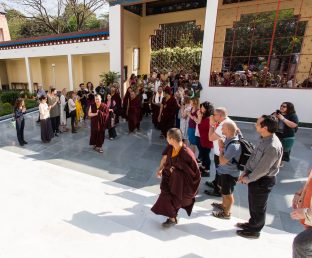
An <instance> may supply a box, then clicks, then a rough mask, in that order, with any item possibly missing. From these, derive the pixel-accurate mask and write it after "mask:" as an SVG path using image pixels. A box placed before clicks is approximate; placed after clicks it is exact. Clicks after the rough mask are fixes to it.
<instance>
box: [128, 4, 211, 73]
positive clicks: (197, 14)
mask: <svg viewBox="0 0 312 258" xmlns="http://www.w3.org/2000/svg"><path fill="white" fill-rule="evenodd" d="M205 14H206V8H200V9H194V10H187V11H181V12H174V13H166V14H157V15H151V16H144V17H140V16H138V15H135V14H132V13H130V12H128V11H126V10H124V17H123V19H124V28H123V29H124V65H127V66H128V76H130V74H131V73H132V72H133V71H132V69H133V60H132V59H133V48H135V47H139V48H140V69H139V70H138V74H146V73H149V72H150V58H151V46H150V36H151V35H154V34H155V31H156V30H157V29H159V26H160V24H165V23H174V22H183V21H194V20H195V21H196V24H197V25H200V26H201V27H202V29H204V25H205ZM138 39H139V41H138Z"/></svg>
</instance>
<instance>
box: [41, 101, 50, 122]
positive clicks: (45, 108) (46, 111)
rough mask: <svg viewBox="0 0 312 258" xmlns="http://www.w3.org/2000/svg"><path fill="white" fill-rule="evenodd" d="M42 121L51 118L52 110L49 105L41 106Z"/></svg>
mask: <svg viewBox="0 0 312 258" xmlns="http://www.w3.org/2000/svg"><path fill="white" fill-rule="evenodd" d="M39 114H40V120H44V119H47V118H49V117H50V110H49V107H48V104H47V103H40V104H39Z"/></svg>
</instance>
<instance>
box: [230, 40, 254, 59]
mask: <svg viewBox="0 0 312 258" xmlns="http://www.w3.org/2000/svg"><path fill="white" fill-rule="evenodd" d="M250 42H251V41H250V40H236V41H234V48H233V56H249V53H250Z"/></svg>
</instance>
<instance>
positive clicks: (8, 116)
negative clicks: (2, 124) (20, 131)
mask: <svg viewBox="0 0 312 258" xmlns="http://www.w3.org/2000/svg"><path fill="white" fill-rule="evenodd" d="M38 109H39V108H38V107H35V108H30V109H27V110H26V114H29V113H32V112H35V111H38ZM11 119H12V114H10V115H5V116H1V117H0V121H5V120H11Z"/></svg>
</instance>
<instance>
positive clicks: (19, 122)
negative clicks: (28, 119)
mask: <svg viewBox="0 0 312 258" xmlns="http://www.w3.org/2000/svg"><path fill="white" fill-rule="evenodd" d="M24 127H25V119H24V118H17V119H16V134H17V140H18V142H19V144H24V141H25V140H24Z"/></svg>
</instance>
